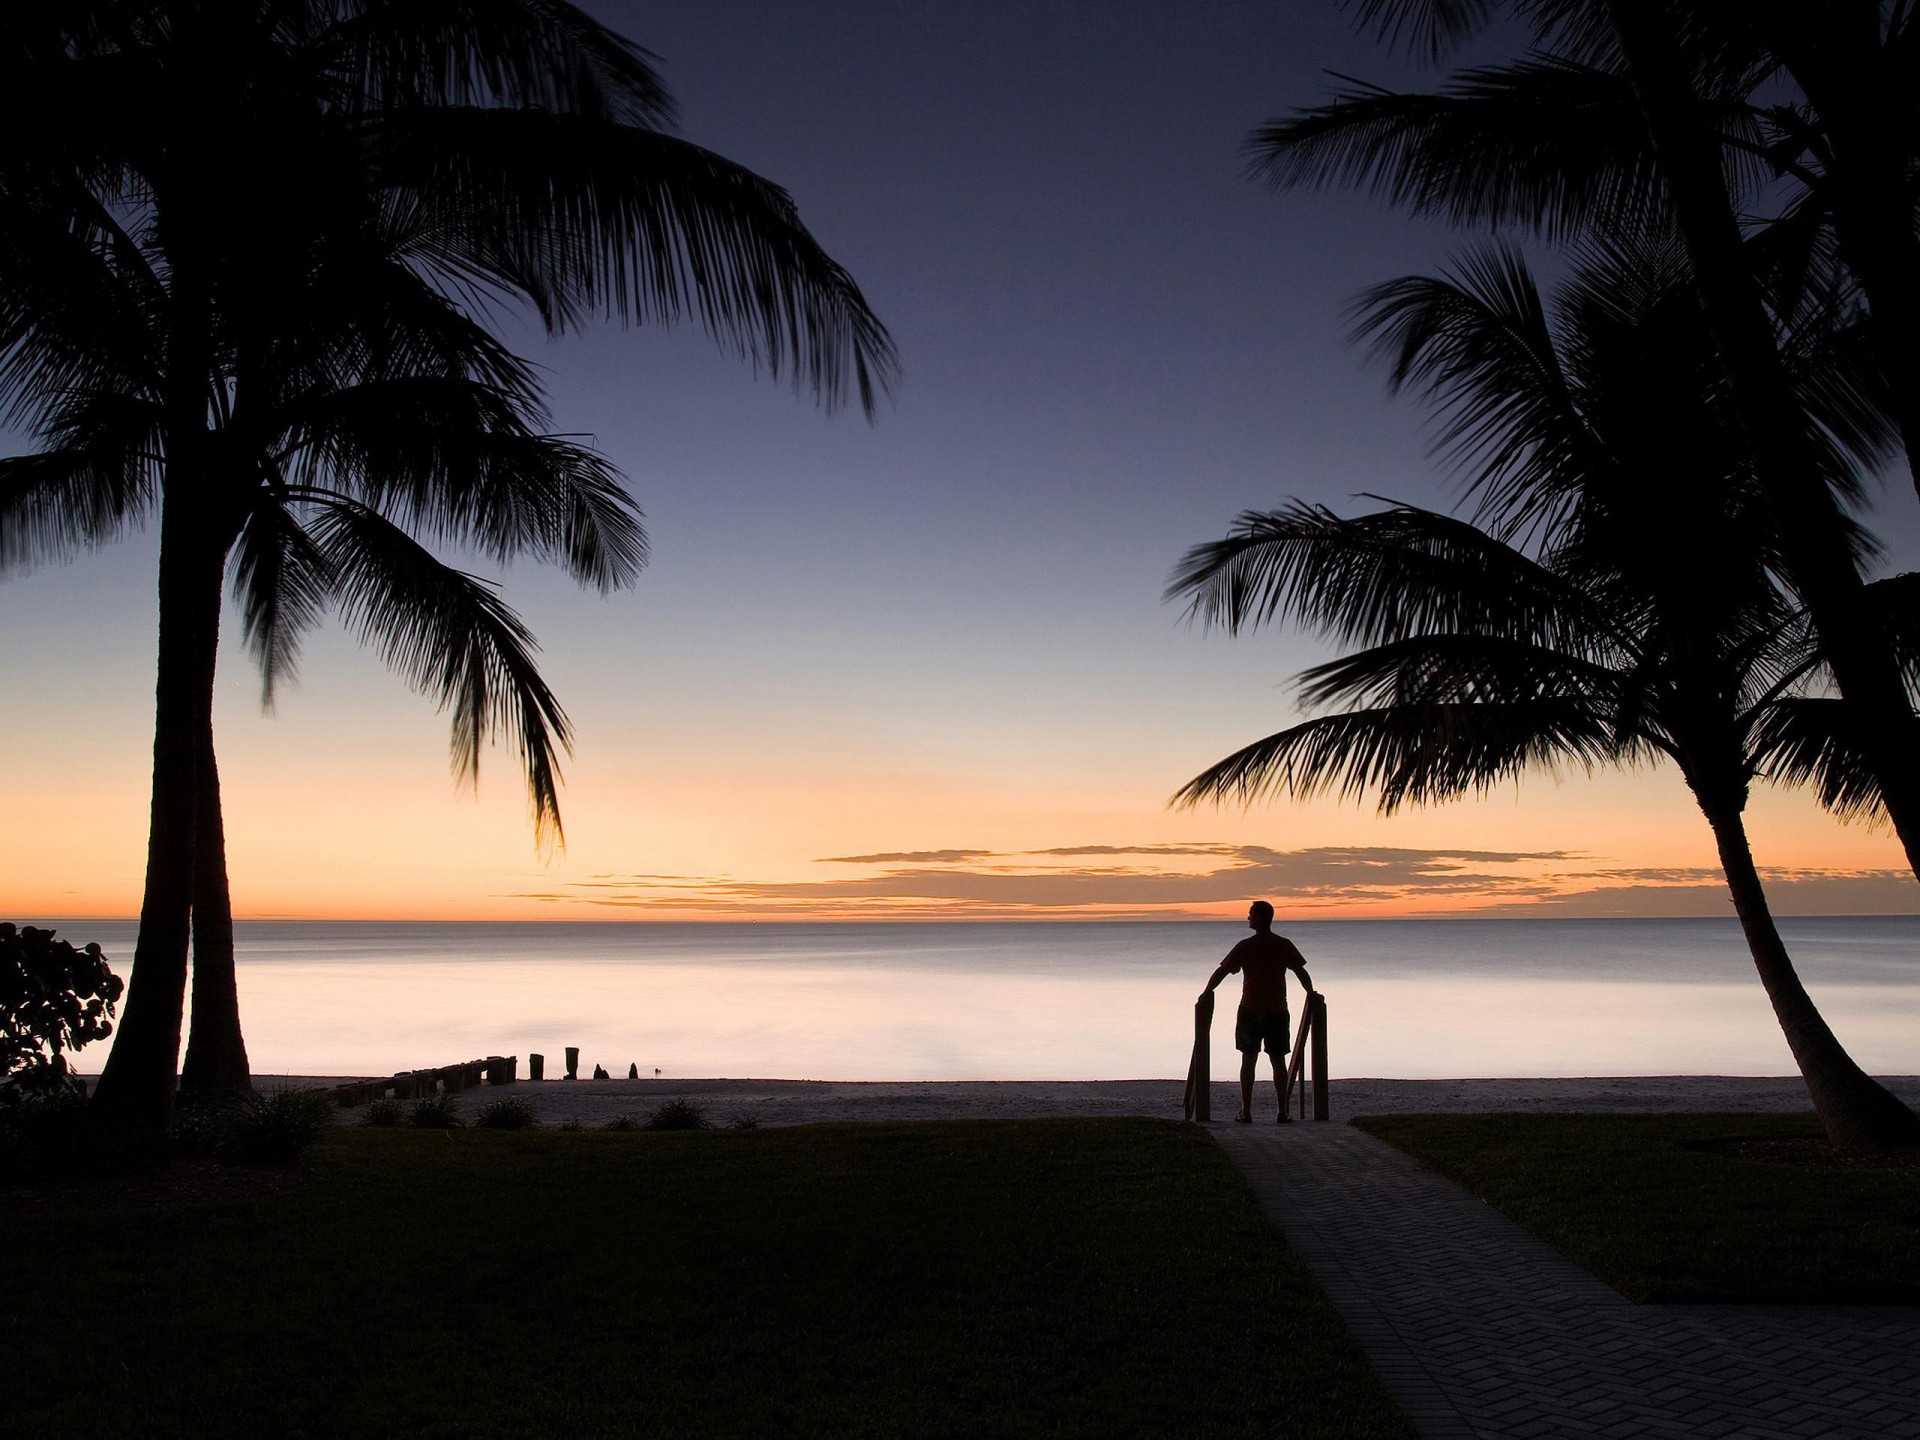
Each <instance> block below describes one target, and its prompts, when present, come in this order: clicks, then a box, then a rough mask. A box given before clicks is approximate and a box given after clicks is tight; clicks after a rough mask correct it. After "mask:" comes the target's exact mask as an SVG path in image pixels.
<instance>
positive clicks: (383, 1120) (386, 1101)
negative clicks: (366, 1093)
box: [360, 1095, 407, 1127]
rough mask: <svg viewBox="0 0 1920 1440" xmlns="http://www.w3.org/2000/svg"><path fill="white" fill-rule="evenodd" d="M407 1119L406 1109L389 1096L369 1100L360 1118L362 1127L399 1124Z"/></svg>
mask: <svg viewBox="0 0 1920 1440" xmlns="http://www.w3.org/2000/svg"><path fill="white" fill-rule="evenodd" d="M406 1118H407V1107H406V1106H404V1105H402V1104H401V1103H400V1102H399V1101H398V1100H396V1099H394V1098H393V1096H391V1095H382V1096H381V1097H380V1098H379V1099H378V1100H369V1101H368V1102H367V1108H366V1111H365V1112H364V1113H363V1114H362V1115H361V1116H360V1123H361V1124H362V1125H377V1126H381V1127H387V1126H393V1125H398V1124H400V1123H401V1122H402V1121H403V1120H405V1119H406Z"/></svg>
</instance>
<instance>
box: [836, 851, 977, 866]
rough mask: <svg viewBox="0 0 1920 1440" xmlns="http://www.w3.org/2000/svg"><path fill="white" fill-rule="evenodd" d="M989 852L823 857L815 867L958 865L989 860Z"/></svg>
mask: <svg viewBox="0 0 1920 1440" xmlns="http://www.w3.org/2000/svg"><path fill="white" fill-rule="evenodd" d="M992 858H994V852H993V851H991V850H893V851H887V852H884V853H882V854H879V855H823V856H821V857H820V858H819V859H818V860H816V861H814V862H813V863H814V864H816V865H915V864H917V865H958V864H960V863H961V862H962V861H965V860H990V859H992Z"/></svg>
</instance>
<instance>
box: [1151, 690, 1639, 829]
mask: <svg viewBox="0 0 1920 1440" xmlns="http://www.w3.org/2000/svg"><path fill="white" fill-rule="evenodd" d="M1629 748H1630V747H1629V746H1628V745H1626V744H1623V742H1622V741H1621V740H1620V738H1619V737H1617V736H1616V735H1615V734H1614V733H1613V732H1612V731H1611V730H1609V729H1608V727H1607V726H1606V725H1604V724H1603V723H1600V722H1598V721H1597V720H1596V717H1595V715H1594V713H1593V711H1592V709H1591V708H1590V707H1587V706H1584V705H1582V704H1580V703H1578V702H1574V701H1566V700H1536V701H1526V702H1514V703H1495V704H1434V705H1392V706H1385V707H1381V708H1378V709H1369V710H1352V711H1347V712H1345V713H1343V714H1339V715H1326V716H1322V717H1320V718H1318V719H1314V720H1307V721H1304V722H1302V723H1301V724H1299V725H1295V726H1292V727H1291V728H1289V729H1286V730H1282V731H1280V732H1279V733H1278V734H1275V735H1269V736H1267V737H1266V738H1265V739H1264V740H1256V741H1255V742H1254V743H1253V744H1251V745H1249V746H1247V747H1246V748H1244V749H1242V750H1237V751H1235V752H1234V753H1233V754H1231V755H1229V756H1227V757H1226V758H1225V759H1224V760H1221V761H1219V762H1217V763H1216V764H1214V765H1212V766H1209V767H1208V768H1207V769H1206V770H1203V771H1202V772H1201V773H1200V774H1198V775H1196V776H1195V777H1194V778H1193V779H1191V780H1189V781H1188V782H1187V783H1186V784H1185V785H1184V786H1182V787H1181V789H1180V790H1179V792H1178V793H1177V794H1176V795H1175V796H1174V797H1173V800H1172V802H1171V803H1172V804H1174V805H1177V806H1183V807H1184V806H1193V805H1198V804H1201V803H1203V802H1209V801H1210V802H1215V803H1225V802H1227V801H1237V802H1239V803H1241V804H1252V803H1254V802H1255V801H1257V800H1260V799H1262V798H1266V797H1269V796H1276V795H1286V796H1290V797H1291V798H1294V799H1297V800H1309V799H1312V798H1314V797H1315V796H1318V795H1322V794H1327V793H1332V794H1334V795H1337V796H1338V797H1339V798H1340V799H1343V800H1357V799H1359V798H1361V797H1362V796H1364V795H1366V794H1367V793H1368V792H1370V791H1371V792H1376V793H1377V794H1378V796H1379V810H1380V813H1381V814H1382V815H1392V814H1394V813H1395V812H1396V811H1398V810H1399V809H1400V808H1401V807H1402V806H1405V805H1427V804H1433V803H1437V802H1439V801H1443V800H1455V799H1458V798H1460V797H1461V796H1463V795H1467V794H1471V793H1485V792H1486V791H1487V790H1489V789H1491V788H1492V787H1493V786H1495V785H1497V784H1499V783H1501V782H1502V781H1505V780H1511V779H1514V778H1516V777H1518V776H1519V775H1520V774H1521V772H1522V771H1524V770H1526V769H1528V768H1530V767H1533V766H1542V767H1546V768H1548V769H1551V768H1553V767H1555V766H1557V765H1563V764H1572V765H1574V766H1577V767H1578V768H1580V769H1583V770H1591V769H1592V768H1593V767H1594V766H1596V765H1600V764H1605V763H1610V762H1614V761H1617V760H1619V759H1620V758H1622V756H1623V754H1625V753H1627V751H1628V750H1629Z"/></svg>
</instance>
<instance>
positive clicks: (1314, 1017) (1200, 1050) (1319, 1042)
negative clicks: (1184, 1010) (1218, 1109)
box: [1180, 990, 1328, 1124]
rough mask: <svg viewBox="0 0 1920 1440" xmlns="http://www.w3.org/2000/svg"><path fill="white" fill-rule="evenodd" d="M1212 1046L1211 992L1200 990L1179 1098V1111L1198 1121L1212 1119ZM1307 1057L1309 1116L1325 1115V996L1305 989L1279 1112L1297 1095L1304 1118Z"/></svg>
mask: <svg viewBox="0 0 1920 1440" xmlns="http://www.w3.org/2000/svg"><path fill="white" fill-rule="evenodd" d="M1212 1048H1213V992H1212V991H1211V990H1209V991H1207V992H1206V993H1205V994H1203V995H1202V996H1201V997H1200V998H1199V999H1198V1000H1196V1001H1195V1002H1194V1005H1193V1056H1192V1058H1191V1059H1190V1060H1189V1061H1188V1062H1187V1088H1186V1093H1185V1094H1184V1095H1183V1096H1182V1097H1181V1100H1180V1111H1181V1114H1183V1115H1184V1116H1185V1117H1186V1118H1187V1119H1189V1120H1198V1121H1200V1122H1201V1123H1202V1124H1205V1123H1207V1122H1208V1121H1210V1120H1211V1119H1212V1115H1213V1111H1212V1096H1211V1084H1210V1080H1211V1076H1210V1074H1209V1070H1210V1064H1209V1062H1210V1060H1211V1056H1212ZM1309 1058H1311V1060H1312V1063H1313V1069H1312V1072H1311V1075H1310V1076H1307V1078H1308V1079H1309V1080H1310V1081H1311V1084H1312V1089H1313V1118H1314V1119H1316V1120H1325V1119H1327V1118H1328V1107H1327V997H1326V996H1324V995H1322V994H1321V993H1320V992H1319V991H1318V990H1309V991H1308V992H1307V1009H1306V1013H1305V1014H1303V1015H1302V1016H1301V1017H1300V1025H1299V1028H1298V1029H1297V1030H1295V1031H1294V1036H1293V1054H1292V1055H1291V1057H1289V1059H1288V1061H1287V1078H1286V1087H1285V1091H1286V1093H1285V1095H1284V1097H1283V1098H1282V1099H1281V1102H1280V1113H1281V1114H1282V1115H1285V1114H1286V1113H1287V1109H1288V1107H1289V1106H1290V1105H1293V1104H1294V1103H1295V1101H1294V1095H1295V1093H1296V1092H1297V1093H1298V1095H1299V1097H1300V1098H1299V1101H1298V1105H1299V1110H1300V1118H1301V1119H1302V1120H1304V1119H1306V1118H1307V1088H1308V1087H1307V1086H1306V1085H1303V1084H1301V1083H1300V1082H1301V1079H1302V1077H1303V1075H1304V1074H1305V1073H1306V1069H1307V1062H1308V1060H1309Z"/></svg>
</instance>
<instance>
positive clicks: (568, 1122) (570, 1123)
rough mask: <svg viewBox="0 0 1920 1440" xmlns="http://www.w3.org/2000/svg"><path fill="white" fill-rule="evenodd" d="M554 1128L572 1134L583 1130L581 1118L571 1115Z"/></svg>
mask: <svg viewBox="0 0 1920 1440" xmlns="http://www.w3.org/2000/svg"><path fill="white" fill-rule="evenodd" d="M553 1128H554V1129H556V1130H565V1131H567V1132H568V1133H569V1134H571V1133H572V1132H573V1131H575V1130H578V1129H580V1128H581V1125H580V1117H579V1116H578V1115H569V1116H567V1118H566V1119H564V1120H562V1121H561V1122H560V1123H559V1124H558V1125H556V1126H554V1127H553Z"/></svg>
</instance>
